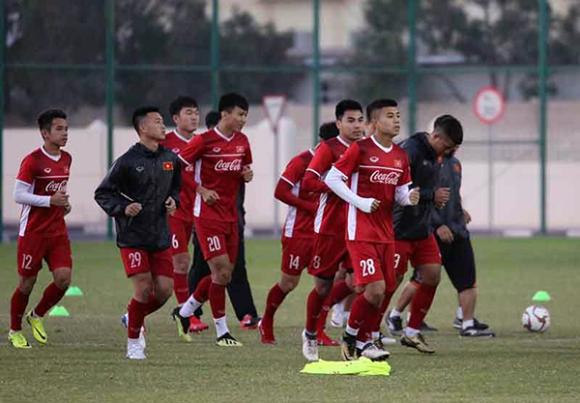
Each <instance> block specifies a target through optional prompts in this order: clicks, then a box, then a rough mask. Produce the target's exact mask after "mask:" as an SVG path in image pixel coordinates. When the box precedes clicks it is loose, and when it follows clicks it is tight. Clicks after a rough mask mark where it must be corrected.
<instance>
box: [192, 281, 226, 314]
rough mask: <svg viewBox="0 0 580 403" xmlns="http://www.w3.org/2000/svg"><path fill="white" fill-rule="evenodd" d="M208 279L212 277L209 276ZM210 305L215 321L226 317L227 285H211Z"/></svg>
mask: <svg viewBox="0 0 580 403" xmlns="http://www.w3.org/2000/svg"><path fill="white" fill-rule="evenodd" d="M207 277H210V276H207ZM207 277H206V278H207ZM204 280H205V279H204ZM200 284H201V283H200ZM198 288H199V287H198ZM196 291H197V290H196ZM196 299H197V298H196ZM198 301H199V300H198ZM209 304H210V306H211V313H212V316H213V318H214V319H219V318H221V317H223V316H225V315H226V286H225V285H220V284H216V283H211V285H210V287H209Z"/></svg>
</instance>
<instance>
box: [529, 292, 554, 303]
mask: <svg viewBox="0 0 580 403" xmlns="http://www.w3.org/2000/svg"><path fill="white" fill-rule="evenodd" d="M551 299H552V298H551V297H550V294H549V293H548V291H537V292H536V293H535V294H534V296H533V297H532V301H536V302H547V301H550V300H551Z"/></svg>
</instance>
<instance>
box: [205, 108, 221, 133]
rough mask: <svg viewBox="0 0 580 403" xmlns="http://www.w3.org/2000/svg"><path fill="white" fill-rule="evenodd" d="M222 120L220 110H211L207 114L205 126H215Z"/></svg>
mask: <svg viewBox="0 0 580 403" xmlns="http://www.w3.org/2000/svg"><path fill="white" fill-rule="evenodd" d="M219 122H220V113H219V112H218V111H209V112H208V113H207V115H205V127H207V128H208V129H209V128H210V127H215V126H217V124H218V123H219Z"/></svg>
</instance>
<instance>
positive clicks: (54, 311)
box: [48, 305, 70, 317]
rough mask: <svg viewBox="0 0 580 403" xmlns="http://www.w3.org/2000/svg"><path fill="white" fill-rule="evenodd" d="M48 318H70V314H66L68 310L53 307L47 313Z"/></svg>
mask: <svg viewBox="0 0 580 403" xmlns="http://www.w3.org/2000/svg"><path fill="white" fill-rule="evenodd" d="M48 316H63V317H64V316H70V313H69V312H68V310H67V309H66V308H65V307H64V306H62V305H55V306H54V307H53V308H52V309H51V310H50V312H49V313H48Z"/></svg>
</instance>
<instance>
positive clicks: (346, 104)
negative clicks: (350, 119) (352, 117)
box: [334, 99, 364, 120]
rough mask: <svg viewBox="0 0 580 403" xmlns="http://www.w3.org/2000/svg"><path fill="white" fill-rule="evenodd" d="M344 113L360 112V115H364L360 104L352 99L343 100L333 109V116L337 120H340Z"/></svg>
mask: <svg viewBox="0 0 580 403" xmlns="http://www.w3.org/2000/svg"><path fill="white" fill-rule="evenodd" d="M346 111H360V112H361V113H364V112H363V108H362V106H361V104H359V103H358V102H357V101H354V100H352V99H343V100H342V101H340V102H339V103H337V104H336V108H335V109H334V116H336V119H337V120H340V119H342V117H343V116H344V114H345V113H346Z"/></svg>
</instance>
